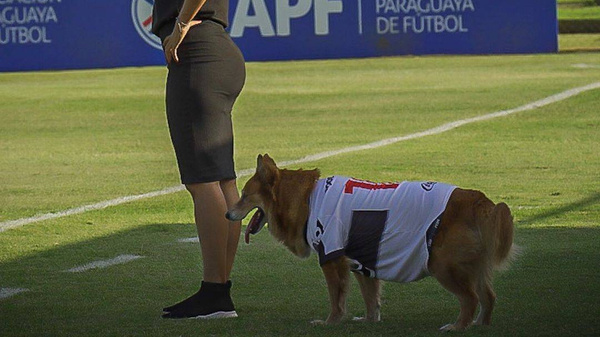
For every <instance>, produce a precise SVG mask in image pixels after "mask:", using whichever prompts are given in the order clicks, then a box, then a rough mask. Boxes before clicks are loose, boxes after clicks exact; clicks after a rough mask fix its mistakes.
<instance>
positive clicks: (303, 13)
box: [0, 0, 558, 72]
mask: <svg viewBox="0 0 600 337" xmlns="http://www.w3.org/2000/svg"><path fill="white" fill-rule="evenodd" d="M153 3H154V1H153V0H102V1H90V0H88V1H85V0H26V1H25V0H0V71H3V72H6V71H26V70H60V69H83V68H110V67H124V66H147V65H162V64H164V63H165V61H164V57H163V55H162V51H161V50H160V41H159V40H158V39H157V38H156V37H155V36H153V35H152V34H151V33H149V28H150V26H151V23H152V21H151V20H152V19H151V15H150V14H151V11H152V6H153ZM228 29H229V31H230V34H231V36H232V37H233V39H234V40H235V42H236V43H237V44H238V45H239V46H240V49H242V52H243V53H244V56H245V58H246V60H247V61H263V60H297V59H324V58H347V57H372V56H388V55H409V54H410V55H426V54H509V53H551V52H556V51H557V50H558V41H557V19H556V1H555V0H551V1H548V0H528V1H522V0H503V1H489V0H343V1H342V0H232V1H230V27H229V28H228Z"/></svg>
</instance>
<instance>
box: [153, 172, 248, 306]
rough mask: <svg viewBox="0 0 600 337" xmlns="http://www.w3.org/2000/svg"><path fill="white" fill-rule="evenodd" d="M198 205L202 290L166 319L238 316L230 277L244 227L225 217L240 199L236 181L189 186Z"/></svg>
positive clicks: (197, 219) (196, 214) (181, 304)
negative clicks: (232, 296)
mask: <svg viewBox="0 0 600 337" xmlns="http://www.w3.org/2000/svg"><path fill="white" fill-rule="evenodd" d="M186 188H187V190H188V191H189V192H190V194H191V195H192V199H193V202H194V218H195V222H196V229H197V231H198V238H199V239H200V248H201V251H202V265H203V281H202V286H201V287H200V290H199V291H198V292H197V293H195V294H194V295H192V296H190V297H188V298H187V299H185V300H183V301H181V302H179V303H177V304H175V305H173V306H171V307H168V308H165V309H163V310H164V311H165V312H166V313H165V314H164V315H163V317H164V318H226V317H237V313H236V312H235V308H234V305H233V301H232V300H231V294H230V290H231V282H229V281H228V280H229V276H230V274H231V269H232V267H233V260H234V258H235V253H236V251H237V244H238V240H239V236H240V224H239V223H231V222H230V221H229V220H227V219H226V218H225V213H226V212H227V204H228V202H234V200H236V198H237V189H236V187H235V180H231V181H226V182H225V181H224V182H211V183H199V184H186Z"/></svg>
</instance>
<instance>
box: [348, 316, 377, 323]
mask: <svg viewBox="0 0 600 337" xmlns="http://www.w3.org/2000/svg"><path fill="white" fill-rule="evenodd" d="M352 321H354V322H361V323H362V322H373V323H375V322H379V321H381V320H380V319H379V318H376V319H371V318H367V317H354V318H352Z"/></svg>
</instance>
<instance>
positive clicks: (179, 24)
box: [175, 17, 190, 33]
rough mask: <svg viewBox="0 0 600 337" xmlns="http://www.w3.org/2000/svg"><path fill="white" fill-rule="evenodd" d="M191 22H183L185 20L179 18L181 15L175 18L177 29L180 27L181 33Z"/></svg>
mask: <svg viewBox="0 0 600 337" xmlns="http://www.w3.org/2000/svg"><path fill="white" fill-rule="evenodd" d="M189 24H190V23H189V22H188V23H183V21H181V20H180V19H179V17H177V18H175V25H176V26H177V29H179V32H180V33H181V32H183V30H184V29H185V28H187V26H188V25H189Z"/></svg>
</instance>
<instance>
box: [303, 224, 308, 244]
mask: <svg viewBox="0 0 600 337" xmlns="http://www.w3.org/2000/svg"><path fill="white" fill-rule="evenodd" d="M303 232H304V242H305V243H306V245H307V246H309V247H310V245H309V244H308V238H307V237H306V236H307V234H308V219H306V223H305V224H304V231H303Z"/></svg>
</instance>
